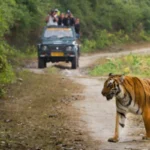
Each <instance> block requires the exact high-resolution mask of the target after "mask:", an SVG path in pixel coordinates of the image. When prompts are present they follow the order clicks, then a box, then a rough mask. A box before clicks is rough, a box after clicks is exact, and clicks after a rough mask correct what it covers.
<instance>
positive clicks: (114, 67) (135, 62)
mask: <svg viewBox="0 0 150 150" xmlns="http://www.w3.org/2000/svg"><path fill="white" fill-rule="evenodd" d="M149 70H150V55H146V56H140V55H135V54H130V55H127V56H124V57H121V58H111V59H106V60H105V62H103V63H101V62H99V63H98V65H96V66H95V67H94V68H93V69H92V70H91V71H90V72H89V73H90V75H92V76H103V75H108V74H109V73H114V74H130V75H136V76H140V77H150V71H149Z"/></svg>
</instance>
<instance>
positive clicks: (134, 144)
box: [62, 48, 150, 150]
mask: <svg viewBox="0 0 150 150" xmlns="http://www.w3.org/2000/svg"><path fill="white" fill-rule="evenodd" d="M129 53H130V51H125V52H121V53H104V54H95V55H91V56H84V57H81V59H80V69H77V70H70V69H65V70H62V74H64V75H66V76H68V77H70V78H71V79H72V80H74V81H76V82H78V83H80V84H82V85H84V86H85V89H84V92H83V95H84V97H85V99H83V100H81V101H77V102H75V103H73V106H74V107H75V108H76V109H77V110H78V112H80V114H81V117H80V121H81V122H85V124H86V127H87V129H86V130H87V132H89V133H90V135H91V136H92V138H93V139H95V140H99V141H101V144H100V146H99V149H100V150H148V149H150V141H144V140H142V135H143V134H144V133H145V131H144V126H143V122H142V120H141V117H140V116H134V115H131V114H129V115H128V116H127V121H126V126H125V128H124V130H123V131H122V134H121V138H120V142H119V143H108V142H107V139H108V138H110V137H112V136H113V132H114V125H115V101H114V100H112V101H109V102H108V101H107V100H106V99H105V98H104V97H102V96H101V90H102V86H103V82H104V79H102V78H101V77H100V78H93V77H89V76H88V75H86V74H84V71H83V70H84V68H86V67H88V66H89V65H90V64H91V63H93V62H94V61H96V60H97V59H99V58H101V57H119V56H121V55H127V54H129ZM132 53H138V54H139V53H140V54H148V53H150V48H144V49H140V50H134V51H132Z"/></svg>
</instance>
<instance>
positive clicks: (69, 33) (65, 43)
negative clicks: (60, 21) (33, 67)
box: [38, 26, 80, 69]
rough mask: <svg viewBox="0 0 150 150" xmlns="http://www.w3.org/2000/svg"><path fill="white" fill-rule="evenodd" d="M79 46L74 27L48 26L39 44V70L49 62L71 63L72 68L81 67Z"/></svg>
mask: <svg viewBox="0 0 150 150" xmlns="http://www.w3.org/2000/svg"><path fill="white" fill-rule="evenodd" d="M79 54H80V52H79V45H78V43H77V39H76V33H75V30H74V27H62V26H47V27H45V29H44V32H43V34H42V37H41V42H40V43H39V44H38V68H45V67H46V63H47V62H52V63H53V62H59V61H64V62H71V68H72V69H76V68H77V67H78V66H79Z"/></svg>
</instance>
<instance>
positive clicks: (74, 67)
mask: <svg viewBox="0 0 150 150" xmlns="http://www.w3.org/2000/svg"><path fill="white" fill-rule="evenodd" d="M78 61H79V59H78V56H75V57H73V59H72V62H71V65H72V66H71V68H72V69H77V67H78V65H79V62H78Z"/></svg>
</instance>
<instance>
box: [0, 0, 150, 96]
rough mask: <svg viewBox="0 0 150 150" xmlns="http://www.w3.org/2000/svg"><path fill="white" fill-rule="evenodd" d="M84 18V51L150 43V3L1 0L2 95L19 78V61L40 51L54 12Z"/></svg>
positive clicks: (145, 0)
mask: <svg viewBox="0 0 150 150" xmlns="http://www.w3.org/2000/svg"><path fill="white" fill-rule="evenodd" d="M55 8H58V9H59V10H60V11H61V12H64V13H66V11H67V10H68V9H69V10H71V12H72V14H73V15H74V17H79V18H80V24H81V33H80V34H81V39H80V40H81V43H82V51H83V52H89V51H93V50H101V49H103V48H106V47H108V46H111V45H114V44H115V45H116V44H121V43H130V42H139V41H150V1H149V0H82V1H81V0H36V1H35V0H5V1H3V0H0V26H1V28H0V96H2V95H3V94H4V93H5V90H4V87H5V85H7V84H9V83H11V82H13V81H14V80H15V77H16V73H15V70H16V69H15V66H16V65H18V62H17V60H18V59H19V58H20V57H23V56H25V55H27V54H30V53H32V52H35V51H36V44H37V42H38V39H39V36H40V33H41V30H42V29H43V27H44V26H45V25H46V24H45V17H46V16H47V14H48V12H49V11H50V10H51V9H55Z"/></svg>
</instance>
